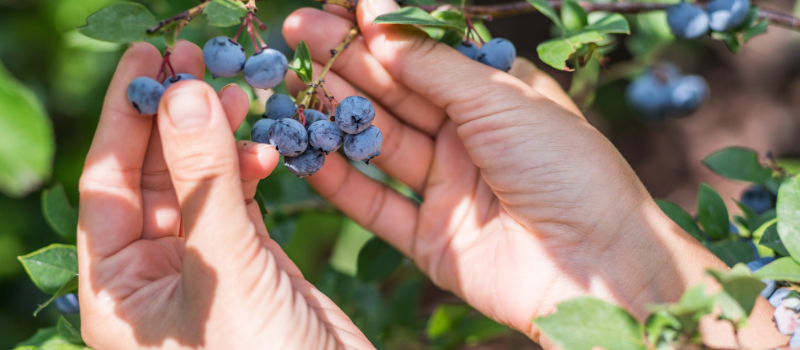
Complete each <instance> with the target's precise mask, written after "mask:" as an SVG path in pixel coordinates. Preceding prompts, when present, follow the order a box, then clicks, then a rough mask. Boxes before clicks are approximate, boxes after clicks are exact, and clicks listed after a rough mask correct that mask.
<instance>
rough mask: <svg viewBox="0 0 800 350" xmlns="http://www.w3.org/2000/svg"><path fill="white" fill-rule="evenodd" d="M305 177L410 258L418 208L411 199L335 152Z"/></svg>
mask: <svg viewBox="0 0 800 350" xmlns="http://www.w3.org/2000/svg"><path fill="white" fill-rule="evenodd" d="M306 179H307V180H308V183H309V184H311V186H313V187H314V189H316V190H317V192H318V193H319V194H320V195H322V196H323V197H324V198H325V199H326V200H327V201H329V202H330V203H331V204H333V205H334V206H336V207H337V208H339V209H340V210H341V211H342V212H344V214H345V215H347V216H349V217H350V218H352V219H353V220H354V221H355V222H356V223H358V224H359V225H361V227H364V228H365V229H367V230H369V231H370V232H374V233H375V234H376V235H378V236H380V237H381V238H382V239H383V240H385V241H386V242H387V243H389V244H391V245H393V246H394V247H396V248H397V249H398V250H399V251H400V252H402V253H403V254H405V255H406V256H408V257H412V258H413V256H412V252H413V251H414V250H413V248H414V247H413V244H414V243H413V242H414V241H415V239H414V229H415V227H416V226H417V217H418V215H419V211H418V208H417V205H416V204H414V203H413V202H411V200H409V199H408V198H405V197H403V196H401V195H400V194H399V193H397V192H395V191H393V190H392V189H390V188H389V187H387V186H385V185H383V184H381V183H379V182H377V181H375V180H372V179H370V178H368V177H366V176H365V175H364V174H361V173H360V172H359V171H358V170H356V169H355V168H353V167H352V166H350V164H348V162H347V160H345V159H344V157H342V156H341V155H340V154H338V153H331V154H329V155H328V156H327V157H326V158H325V165H323V166H322V169H320V171H319V172H317V173H316V174H314V175H313V176H309V177H307V178H306Z"/></svg>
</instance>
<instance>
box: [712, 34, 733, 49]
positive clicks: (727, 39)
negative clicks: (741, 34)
mask: <svg viewBox="0 0 800 350" xmlns="http://www.w3.org/2000/svg"><path fill="white" fill-rule="evenodd" d="M711 37H712V38H714V39H717V40H719V41H722V42H724V43H725V46H727V47H728V50H729V51H730V52H733V53H737V52H739V45H740V44H739V39H738V38H737V37H736V36H735V35H733V34H731V33H726V32H712V33H711Z"/></svg>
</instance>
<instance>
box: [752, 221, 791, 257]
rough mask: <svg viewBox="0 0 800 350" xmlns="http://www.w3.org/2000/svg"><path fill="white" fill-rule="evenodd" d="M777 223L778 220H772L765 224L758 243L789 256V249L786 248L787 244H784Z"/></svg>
mask: <svg viewBox="0 0 800 350" xmlns="http://www.w3.org/2000/svg"><path fill="white" fill-rule="evenodd" d="M775 223H776V221H771V222H770V224H769V225H766V224H765V229H764V232H763V234H762V236H761V240H759V241H758V244H759V245H763V246H765V247H767V248H769V249H772V250H774V251H776V252H777V253H778V254H781V255H783V256H789V251H788V250H786V246H784V245H783V241H782V240H781V236H780V235H779V234H778V225H776V224H775Z"/></svg>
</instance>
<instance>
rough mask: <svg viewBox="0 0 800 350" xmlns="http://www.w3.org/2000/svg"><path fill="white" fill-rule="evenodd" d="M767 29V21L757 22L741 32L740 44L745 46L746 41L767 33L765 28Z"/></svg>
mask: <svg viewBox="0 0 800 350" xmlns="http://www.w3.org/2000/svg"><path fill="white" fill-rule="evenodd" d="M768 27H769V22H767V21H758V23H756V24H755V25H754V26H752V27H750V28H747V29H746V30H745V31H744V32H742V42H743V43H745V44H747V42H748V41H750V40H751V39H753V38H754V37H756V36H758V35H761V34H765V33H766V32H767V28H768Z"/></svg>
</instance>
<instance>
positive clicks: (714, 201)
mask: <svg viewBox="0 0 800 350" xmlns="http://www.w3.org/2000/svg"><path fill="white" fill-rule="evenodd" d="M697 216H698V220H699V221H700V225H701V226H703V229H705V231H706V235H708V237H710V238H711V239H712V240H720V239H723V238H725V237H726V236H727V235H728V230H729V229H730V222H729V221H728V208H726V207H725V202H724V201H723V200H722V197H720V196H719V194H718V193H717V191H714V189H713V188H711V187H710V186H709V185H708V184H706V183H702V184H700V193H699V194H698V195H697Z"/></svg>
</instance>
